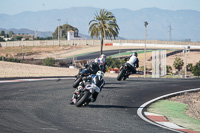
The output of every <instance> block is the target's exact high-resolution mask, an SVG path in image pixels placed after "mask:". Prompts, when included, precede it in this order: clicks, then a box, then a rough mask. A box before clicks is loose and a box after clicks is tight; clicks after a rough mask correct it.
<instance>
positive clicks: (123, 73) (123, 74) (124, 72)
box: [117, 63, 131, 81]
mask: <svg viewBox="0 0 200 133" xmlns="http://www.w3.org/2000/svg"><path fill="white" fill-rule="evenodd" d="M130 73H131V72H130V71H129V69H128V63H124V64H122V66H121V67H120V70H119V73H118V76H117V80H118V81H121V80H122V79H123V80H126V79H127V78H128V76H129V75H130Z"/></svg>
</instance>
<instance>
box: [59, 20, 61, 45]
mask: <svg viewBox="0 0 200 133" xmlns="http://www.w3.org/2000/svg"><path fill="white" fill-rule="evenodd" d="M60 20H61V19H58V45H59V46H60Z"/></svg>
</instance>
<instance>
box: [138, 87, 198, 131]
mask: <svg viewBox="0 0 200 133" xmlns="http://www.w3.org/2000/svg"><path fill="white" fill-rule="evenodd" d="M195 91H200V88H196V89H190V90H184V91H178V92H174V93H170V94H167V95H163V96H160V97H157V98H155V99H152V100H150V101H148V102H146V103H144V104H142V105H141V106H140V107H139V108H138V110H137V114H138V116H139V117H140V118H141V119H143V120H144V121H146V122H148V123H151V124H153V125H156V126H159V127H161V128H165V129H168V130H171V131H175V132H178V133H183V132H186V133H200V132H197V131H193V130H188V129H185V128H183V127H180V126H178V125H176V124H174V123H172V122H169V121H168V120H167V118H166V117H165V116H163V115H158V114H154V113H149V112H144V111H143V109H144V108H146V107H148V106H149V105H150V104H152V103H154V102H156V101H158V100H161V99H164V98H167V97H172V96H176V95H179V94H182V93H186V92H195Z"/></svg>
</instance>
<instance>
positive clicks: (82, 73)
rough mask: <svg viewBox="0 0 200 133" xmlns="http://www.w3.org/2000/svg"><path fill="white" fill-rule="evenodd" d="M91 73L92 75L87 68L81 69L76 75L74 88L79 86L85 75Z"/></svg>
mask: <svg viewBox="0 0 200 133" xmlns="http://www.w3.org/2000/svg"><path fill="white" fill-rule="evenodd" d="M89 75H90V73H89V72H88V70H87V69H86V68H84V69H80V71H79V73H78V74H77V75H76V76H75V77H76V79H75V81H74V84H73V88H77V87H78V85H79V83H80V82H81V81H83V77H87V76H89Z"/></svg>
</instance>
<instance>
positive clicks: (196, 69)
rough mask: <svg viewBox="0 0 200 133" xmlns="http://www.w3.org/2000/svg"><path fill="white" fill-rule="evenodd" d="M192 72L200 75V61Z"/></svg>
mask: <svg viewBox="0 0 200 133" xmlns="http://www.w3.org/2000/svg"><path fill="white" fill-rule="evenodd" d="M192 74H194V76H198V78H199V76H200V61H199V62H198V63H197V64H196V65H195V66H194V67H193V69H192Z"/></svg>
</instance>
